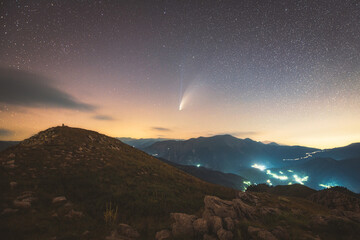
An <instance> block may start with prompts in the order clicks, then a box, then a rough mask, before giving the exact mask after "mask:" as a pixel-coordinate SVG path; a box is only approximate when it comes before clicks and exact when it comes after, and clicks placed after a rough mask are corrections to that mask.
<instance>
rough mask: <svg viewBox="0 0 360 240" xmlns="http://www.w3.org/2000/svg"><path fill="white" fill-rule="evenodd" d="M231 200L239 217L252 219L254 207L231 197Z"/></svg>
mask: <svg viewBox="0 0 360 240" xmlns="http://www.w3.org/2000/svg"><path fill="white" fill-rule="evenodd" d="M232 202H233V206H234V209H235V210H236V212H237V215H238V216H239V218H246V219H248V220H251V219H254V213H255V208H254V207H252V206H250V205H248V204H246V203H244V202H243V201H241V200H240V199H233V200H232Z"/></svg>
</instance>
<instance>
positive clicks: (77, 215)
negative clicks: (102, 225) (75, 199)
mask: <svg viewBox="0 0 360 240" xmlns="http://www.w3.org/2000/svg"><path fill="white" fill-rule="evenodd" d="M83 215H84V214H83V213H82V212H80V211H75V210H74V209H71V210H70V211H69V212H68V213H67V214H66V215H65V217H67V218H81V217H82V216H83Z"/></svg>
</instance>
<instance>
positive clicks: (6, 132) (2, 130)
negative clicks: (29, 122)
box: [0, 128, 14, 137]
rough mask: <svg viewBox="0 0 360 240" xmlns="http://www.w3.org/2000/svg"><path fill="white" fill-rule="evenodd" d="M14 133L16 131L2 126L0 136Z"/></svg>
mask: <svg viewBox="0 0 360 240" xmlns="http://www.w3.org/2000/svg"><path fill="white" fill-rule="evenodd" d="M13 134H14V132H13V131H11V130H9V129H5V128H0V137H8V136H11V135H13Z"/></svg>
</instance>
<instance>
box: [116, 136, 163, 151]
mask: <svg viewBox="0 0 360 240" xmlns="http://www.w3.org/2000/svg"><path fill="white" fill-rule="evenodd" d="M117 139H119V140H120V141H122V142H123V143H126V144H128V145H130V146H133V147H135V148H137V149H144V148H146V147H148V146H150V145H152V144H154V143H156V142H162V141H168V140H170V139H168V138H129V137H119V138H117Z"/></svg>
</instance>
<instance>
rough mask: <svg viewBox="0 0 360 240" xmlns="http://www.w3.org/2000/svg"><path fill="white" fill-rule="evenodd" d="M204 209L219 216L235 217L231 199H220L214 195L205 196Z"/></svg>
mask: <svg viewBox="0 0 360 240" xmlns="http://www.w3.org/2000/svg"><path fill="white" fill-rule="evenodd" d="M204 202H205V209H207V210H208V211H209V212H210V213H213V215H215V216H219V217H221V218H225V217H231V218H236V217H237V214H236V211H235V209H234V207H233V203H232V202H231V201H226V200H222V199H220V198H218V197H215V196H205V199H204Z"/></svg>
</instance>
